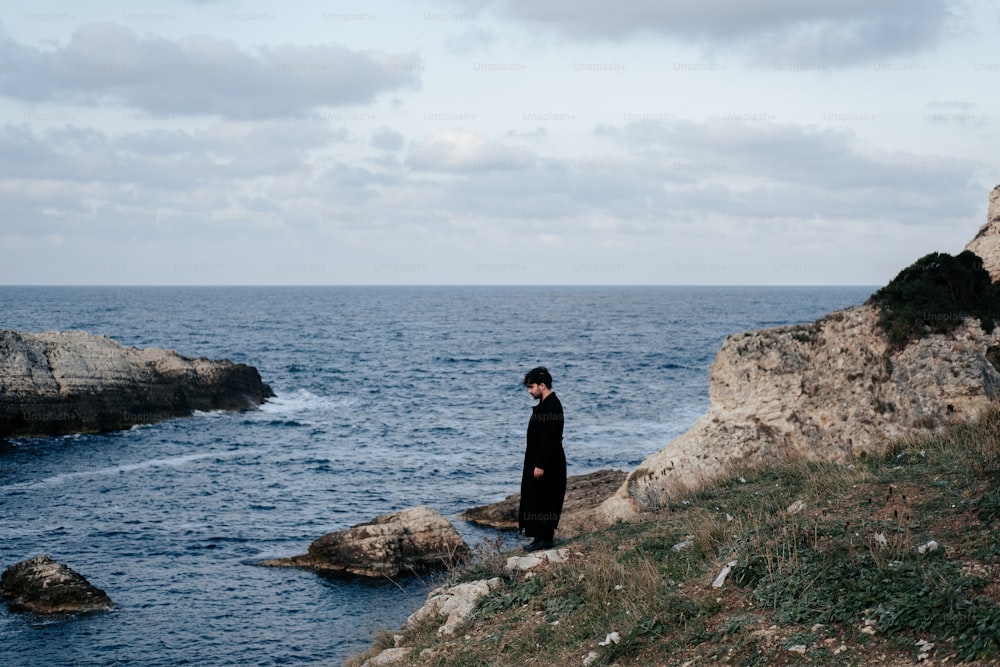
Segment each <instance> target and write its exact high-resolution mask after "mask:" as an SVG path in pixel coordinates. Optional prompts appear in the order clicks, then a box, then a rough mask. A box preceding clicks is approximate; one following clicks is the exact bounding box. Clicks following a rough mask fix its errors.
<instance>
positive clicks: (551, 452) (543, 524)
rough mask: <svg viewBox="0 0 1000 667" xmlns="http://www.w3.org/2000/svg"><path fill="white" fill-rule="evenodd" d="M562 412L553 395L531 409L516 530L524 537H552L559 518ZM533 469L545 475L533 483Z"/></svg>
mask: <svg viewBox="0 0 1000 667" xmlns="http://www.w3.org/2000/svg"><path fill="white" fill-rule="evenodd" d="M562 438H563V409H562V403H560V402H559V398H558V397H556V395H555V394H554V393H552V394H549V396H548V398H546V399H545V400H544V401H541V402H540V403H539V404H538V405H536V406H535V407H533V408H532V409H531V419H530V420H529V421H528V436H527V445H526V446H525V449H524V470H523V471H522V473H521V506H520V508H519V509H518V512H517V525H518V528H520V529H521V530H523V531H524V534H525V535H527V536H528V537H538V538H543V539H548V538H551V537H552V534H553V533H554V532H555V529H556V526H557V525H559V516H560V514H562V506H563V497H564V496H565V495H566V454H565V452H564V451H563V446H562ZM535 468H541V469H542V470H544V471H545V474H544V475H542V478H541V479H535Z"/></svg>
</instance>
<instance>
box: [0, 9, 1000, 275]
mask: <svg viewBox="0 0 1000 667" xmlns="http://www.w3.org/2000/svg"><path fill="white" fill-rule="evenodd" d="M998 112H1000V8H998V7H997V5H996V4H995V3H993V2H990V1H989V0H971V1H969V2H958V1H948V0H810V1H809V2H803V1H802V0H757V1H755V2H752V3H751V2H747V1H746V0H697V1H694V0H691V1H688V0H673V1H671V2H665V1H660V2H655V1H653V0H618V1H617V2H596V1H594V0H549V1H547V2H544V3H539V2H529V0H429V1H428V2H422V3H416V2H410V3H404V2H390V1H388V0H373V1H371V2H332V1H331V2H311V1H309V0H301V1H299V2H287V3H277V2H257V1H254V0H173V1H165V0H161V1H156V0H150V1H148V2H143V3H141V5H140V4H139V3H124V2H110V1H106V0H89V1H88V2H87V3H80V2H77V1H73V2H69V1H64V0H40V1H38V2H33V3H26V2H6V3H4V5H3V8H2V9H0V284H6V285H18V284H27V285H525V284H527V285H882V284H885V283H886V282H888V281H889V280H890V279H891V278H892V277H893V276H895V275H896V274H897V273H898V272H899V271H900V270H901V269H903V268H904V267H905V266H907V265H909V264H910V263H912V262H913V261H915V260H916V259H917V258H919V257H921V256H923V255H925V254H927V253H930V252H949V253H957V252H959V251H961V249H962V248H963V246H964V245H965V243H967V242H968V241H969V240H970V239H972V237H973V236H974V235H975V234H976V231H977V230H978V228H979V227H980V226H981V225H982V224H983V223H984V222H985V216H986V206H987V201H988V195H989V192H990V190H991V189H992V188H993V187H994V186H995V185H997V184H998V183H1000V136H998V132H1000V125H998V123H1000V118H998V116H997V114H998Z"/></svg>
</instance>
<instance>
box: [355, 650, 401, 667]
mask: <svg viewBox="0 0 1000 667" xmlns="http://www.w3.org/2000/svg"><path fill="white" fill-rule="evenodd" d="M412 651H413V649H412V648H409V647H406V648H387V649H385V650H384V651H382V652H381V653H379V654H378V655H376V656H375V657H374V658H370V659H368V660H366V661H365V662H364V663H363V664H362V665H361V667H385V666H386V665H396V664H399V663H401V662H402V661H404V660H406V658H408V657H409V655H410V653H411V652H412Z"/></svg>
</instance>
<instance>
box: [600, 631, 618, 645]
mask: <svg viewBox="0 0 1000 667" xmlns="http://www.w3.org/2000/svg"><path fill="white" fill-rule="evenodd" d="M621 640H622V636H621V635H620V634H619V633H618V631H617V630H615V631H614V632H609V633H608V635H607V636H606V637H605V638H604V641H603V642H597V645H598V646H610V645H611V644H617V643H618V642H620V641H621Z"/></svg>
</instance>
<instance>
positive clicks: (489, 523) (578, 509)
mask: <svg viewBox="0 0 1000 667" xmlns="http://www.w3.org/2000/svg"><path fill="white" fill-rule="evenodd" d="M623 481H625V473H624V472H622V471H621V470H598V471H597V472H592V473H588V474H586V475H575V476H573V477H570V478H569V479H568V480H566V497H565V500H564V502H563V516H562V520H561V521H560V523H559V532H560V534H563V535H565V534H571V533H574V532H577V529H578V528H579V527H578V526H576V525H575V522H574V516H576V515H578V514H580V513H585V512H587V511H590V510H593V509H594V508H595V507H597V506H598V505H600V504H601V503H602V502H604V501H605V500H607V499H608V498H609V497H610V496H611V495H612V494H613V493H614V492H615V490H616V489H617V488H618V487H619V486H621V484H622V482H623ZM520 501H521V494H520V493H514V494H511V495H509V496H507V497H506V498H504V499H503V500H501V501H499V502H496V503H493V504H491V505H483V506H482V507H473V508H472V509H469V510H466V511H465V512H462V513H461V514H459V515H458V518H459V519H462V520H463V521H470V522H472V523H475V524H477V525H480V526H486V527H488V528H496V529H498V530H517V508H518V505H519V504H520Z"/></svg>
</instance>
